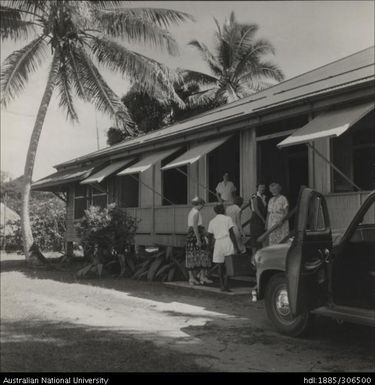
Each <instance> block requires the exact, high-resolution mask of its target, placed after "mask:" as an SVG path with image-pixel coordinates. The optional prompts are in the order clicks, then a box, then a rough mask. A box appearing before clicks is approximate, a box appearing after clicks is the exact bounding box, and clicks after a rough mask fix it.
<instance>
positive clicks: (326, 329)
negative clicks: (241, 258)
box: [1, 260, 375, 371]
mask: <svg viewBox="0 0 375 385" xmlns="http://www.w3.org/2000/svg"><path fill="white" fill-rule="evenodd" d="M78 269H79V266H77V269H73V270H72V268H71V267H70V269H66V270H55V269H53V270H47V269H31V268H28V267H27V266H26V265H25V263H24V261H23V260H5V261H2V262H1V271H2V272H3V273H4V272H11V271H17V272H21V273H23V274H25V276H27V277H28V278H32V279H41V280H42V279H49V280H55V281H58V282H63V283H66V284H71V283H75V284H77V283H79V284H82V285H89V286H95V287H100V288H105V289H111V290H116V291H119V292H124V293H127V295H130V296H133V297H137V298H142V299H149V300H154V301H157V302H164V303H171V302H179V303H184V304H189V305H193V306H200V307H202V308H204V309H205V310H209V311H214V312H220V313H222V314H226V315H231V316H234V317H239V318H242V321H241V322H239V323H238V325H240V326H238V325H237V326H236V322H232V323H231V325H229V324H228V325H226V324H225V323H221V324H220V327H219V326H218V325H217V323H215V321H213V320H211V321H208V322H206V323H205V324H204V325H202V326H189V327H186V328H184V329H183V331H184V332H185V333H186V334H188V335H189V336H191V337H195V338H199V339H201V343H202V344H204V343H205V339H206V337H207V338H208V337H209V336H211V337H212V335H216V336H217V339H218V341H219V342H221V343H223V344H226V343H228V344H229V343H237V342H238V343H241V344H246V345H248V346H249V349H250V348H251V345H255V344H263V345H269V348H270V349H272V348H273V346H277V345H278V344H279V345H280V344H281V345H283V346H284V347H285V351H286V352H289V353H297V354H298V352H299V351H301V352H302V351H303V350H306V349H310V350H313V351H315V352H319V351H322V362H321V363H320V364H319V365H320V367H322V368H324V367H325V366H324V365H325V364H326V365H327V368H330V367H329V361H330V357H335V355H336V356H337V354H343V355H345V354H349V355H350V354H356V355H359V356H362V357H363V358H364V360H366V361H368V360H369V359H370V360H371V357H375V347H374V341H375V329H374V328H370V327H362V326H359V325H352V324H343V325H338V324H337V323H336V322H335V321H333V320H330V319H325V318H320V317H316V319H315V321H314V323H313V327H312V328H311V331H310V333H309V334H308V335H307V336H305V337H303V338H299V339H293V338H289V337H284V336H280V335H278V334H277V333H275V332H274V330H273V329H272V327H271V325H270V324H269V322H268V321H267V319H266V317H265V315H264V309H263V305H262V303H256V304H254V303H251V302H250V301H249V298H247V297H246V296H237V297H227V296H223V295H220V294H216V293H209V292H200V291H197V290H191V289H189V288H180V287H170V286H166V285H163V284H161V283H160V282H147V281H135V280H131V279H116V278H111V277H105V278H103V279H100V280H99V279H97V278H94V279H86V280H77V279H76V277H75V275H74V271H76V270H78ZM165 312H166V313H168V315H170V316H172V317H173V316H176V317H180V316H188V317H190V318H194V316H193V315H189V314H186V313H183V312H172V311H165ZM244 319H245V320H246V319H248V320H249V326H248V327H246V326H243V325H246V322H245V323H244V321H243V320H244ZM254 319H258V321H256V322H253V321H254ZM2 326H4V327H5V342H4V346H3V353H4V352H8V353H9V354H6V356H7V357H8V358H7V359H6V360H7V361H5V362H3V363H2V365H3V366H4V367H3V368H2V369H3V370H7V371H8V370H13V369H12V365H15V363H14V362H15V361H19V360H20V359H21V358H20V359H18V358H16V355H17V354H18V352H20V351H22V352H24V351H28V352H29V354H25V360H26V361H25V364H24V365H25V367H24V369H25V370H28V369H27V365H28V363H30V360H32V361H34V360H35V359H36V358H37V356H38V354H44V352H43V351H44V350H46V351H47V352H48V351H51V353H50V354H51V365H48V369H45V370H56V371H57V370H65V368H69V370H71V371H74V370H82V371H85V370H88V371H89V370H93V368H94V369H95V370H97V371H144V370H145V368H144V367H141V365H140V364H139V363H137V360H133V359H132V360H129V359H128V358H129V357H132V358H134V357H133V356H132V354H134V353H132V350H134V346H135V344H136V342H135V340H134V338H133V337H130V336H129V335H126V334H123V333H121V332H115V331H108V330H105V331H103V330H98V329H95V328H88V327H87V326H82V327H80V326H77V325H75V324H74V326H73V325H72V324H61V323H58V324H55V323H48V322H40V323H32V324H30V325H29V324H28V323H25V324H24V325H23V324H22V325H20V324H18V323H6V324H5V325H2ZM23 328H24V329H23ZM220 328H222V329H220ZM20 330H21V331H24V332H25V333H28V335H29V336H30V338H29V339H26V341H25V340H22V339H21V340H17V338H12V339H10V340H8V342H7V339H6V335H7V333H8V334H9V335H12V334H15V335H17V331H20ZM218 330H220V333H218ZM40 335H42V336H46V339H45V340H43V339H42V340H40ZM67 336H68V337H67ZM22 338H23V337H22ZM38 338H39V339H38ZM138 342H139V341H138ZM138 342H137V343H138ZM22 344H26V345H24V346H22ZM41 344H42V345H43V344H45V349H44V348H43V349H40V348H41ZM43 346H44V345H43ZM72 349H73V350H72ZM41 350H42V352H40V351H41ZM89 350H90V351H91V354H90V356H93V357H94V361H93V362H87V363H86V364H85V362H83V363H82V362H80V361H84V360H83V359H82V360H80V359H78V361H77V362H76V359H74V357H77V356H78V357H85V354H86V353H87V352H88V351H89ZM69 351H75V352H76V353H77V354H73V355H72V357H70V355H69ZM159 352H163V353H162V354H164V355H165V357H166V359H165V362H164V363H163V364H162V365H161V366H160V361H159V360H156V358H155V357H154V354H156V355H158V354H159ZM136 354H138V353H136ZM139 354H140V357H142V360H140V361H143V362H149V363H148V364H147V371H173V368H174V367H175V364H176V365H178V371H191V370H192V371H194V370H199V368H198V367H197V366H195V364H194V357H193V356H191V355H188V356H184V355H181V354H176V353H171V351H169V350H168V349H160V348H159V347H156V345H154V344H153V343H151V342H142V343H141V346H140V349H139ZM160 354H161V353H160ZM103 355H104V356H103ZM101 356H102V357H104V358H105V359H104V360H101V359H100V357H101ZM9 357H13V360H12V359H10V358H9ZM135 358H137V357H135ZM155 360H156V361H157V363H156V361H155ZM176 360H177V361H176ZM37 361H38V360H37ZM133 361H135V362H133ZM325 361H326V362H325ZM41 362H45V361H44V360H41ZM104 363H107V364H104ZM17 365H18V366H17V370H18V371H19V370H22V368H20V366H19V365H21V366H23V364H20V362H18V363H17ZM36 365H37V366H36V369H35V370H44V369H43V368H42V367H39V366H38V364H36ZM50 366H51V368H56V369H51V368H50ZM33 367H35V366H33ZM330 369H331V368H330ZM333 369H334V368H333Z"/></svg>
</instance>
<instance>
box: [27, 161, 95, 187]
mask: <svg viewBox="0 0 375 385" xmlns="http://www.w3.org/2000/svg"><path fill="white" fill-rule="evenodd" d="M93 170H94V167H93V166H92V165H90V166H82V167H75V168H73V169H70V170H60V171H57V172H55V173H54V174H51V175H48V176H46V177H45V178H42V179H39V180H38V181H36V182H34V183H33V184H32V186H31V188H32V190H40V191H51V190H56V188H57V187H58V186H61V185H64V184H67V183H71V182H77V181H80V180H82V179H85V178H87V177H88V176H89V175H90V174H91V172H92V171H93Z"/></svg>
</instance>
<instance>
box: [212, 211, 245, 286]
mask: <svg viewBox="0 0 375 385" xmlns="http://www.w3.org/2000/svg"><path fill="white" fill-rule="evenodd" d="M214 211H215V213H216V216H215V218H213V219H212V220H211V221H210V223H209V225H208V242H209V249H210V250H211V249H212V245H213V240H214V239H215V243H214V252H213V262H214V263H216V264H217V265H218V267H219V278H220V288H221V291H230V290H229V286H228V275H227V272H226V269H225V257H226V256H230V255H233V254H234V253H237V254H238V253H239V250H238V246H237V241H236V236H235V235H234V231H233V227H234V225H233V221H232V219H231V218H230V217H228V216H227V215H224V213H225V208H224V206H223V205H222V204H218V205H216V206H215V207H214Z"/></svg>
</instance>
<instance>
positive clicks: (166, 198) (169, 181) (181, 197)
mask: <svg viewBox="0 0 375 385" xmlns="http://www.w3.org/2000/svg"><path fill="white" fill-rule="evenodd" d="M186 150H187V148H186V147H184V148H182V149H180V150H178V151H176V152H174V153H173V154H172V155H170V156H168V157H167V158H165V159H163V160H162V162H161V166H162V167H163V166H165V165H166V164H167V163H169V162H171V161H172V160H174V159H176V158H178V157H179V156H180V155H182V154H183V153H184V152H186ZM178 169H179V170H180V171H179V170H178ZM178 169H177V168H171V169H169V170H162V171H161V179H162V195H163V201H162V205H163V206H168V205H171V204H172V203H173V204H175V205H186V204H187V195H188V178H187V172H188V169H187V166H180V167H179V168H178ZM171 202H172V203H171Z"/></svg>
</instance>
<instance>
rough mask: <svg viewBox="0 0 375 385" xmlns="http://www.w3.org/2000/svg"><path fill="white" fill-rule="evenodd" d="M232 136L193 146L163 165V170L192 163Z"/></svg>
mask: <svg viewBox="0 0 375 385" xmlns="http://www.w3.org/2000/svg"><path fill="white" fill-rule="evenodd" d="M229 138H230V136H226V137H225V138H219V139H214V140H210V141H207V142H203V143H199V144H197V145H195V146H193V147H191V148H190V149H189V150H188V151H186V152H185V153H183V154H182V155H181V156H179V157H178V158H176V159H175V160H172V162H169V163H168V164H166V165H165V166H164V167H162V170H168V169H170V168H176V167H180V166H184V165H187V164H192V163H194V162H196V161H197V160H199V159H200V158H201V157H202V156H204V155H206V154H208V153H209V152H211V151H212V150H214V149H215V148H217V147H219V146H220V145H221V144H223V143H224V142H226V141H227V140H228V139H229Z"/></svg>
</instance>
